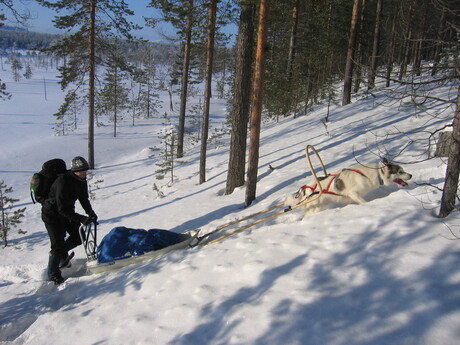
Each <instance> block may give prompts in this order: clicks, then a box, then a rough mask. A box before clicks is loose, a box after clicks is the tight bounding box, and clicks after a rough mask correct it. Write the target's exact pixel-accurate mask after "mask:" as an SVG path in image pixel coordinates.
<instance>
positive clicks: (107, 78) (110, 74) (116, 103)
mask: <svg viewBox="0 0 460 345" xmlns="http://www.w3.org/2000/svg"><path fill="white" fill-rule="evenodd" d="M119 56H120V55H119V54H114V55H111V56H110V57H109V59H108V61H107V69H106V72H105V74H104V79H103V81H104V83H103V88H102V89H101V90H99V92H98V98H97V104H96V109H97V110H98V113H99V114H101V115H106V116H108V117H109V120H110V121H111V122H112V123H113V136H114V137H116V136H117V124H118V121H120V120H121V119H122V118H123V112H124V110H125V109H126V108H127V107H128V103H129V94H128V92H129V90H128V88H127V87H126V85H125V80H126V79H127V77H128V76H127V73H126V70H127V68H126V66H125V65H124V64H123V62H122V61H121V60H120V59H119Z"/></svg>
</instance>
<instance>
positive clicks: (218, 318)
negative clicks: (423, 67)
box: [0, 66, 460, 345]
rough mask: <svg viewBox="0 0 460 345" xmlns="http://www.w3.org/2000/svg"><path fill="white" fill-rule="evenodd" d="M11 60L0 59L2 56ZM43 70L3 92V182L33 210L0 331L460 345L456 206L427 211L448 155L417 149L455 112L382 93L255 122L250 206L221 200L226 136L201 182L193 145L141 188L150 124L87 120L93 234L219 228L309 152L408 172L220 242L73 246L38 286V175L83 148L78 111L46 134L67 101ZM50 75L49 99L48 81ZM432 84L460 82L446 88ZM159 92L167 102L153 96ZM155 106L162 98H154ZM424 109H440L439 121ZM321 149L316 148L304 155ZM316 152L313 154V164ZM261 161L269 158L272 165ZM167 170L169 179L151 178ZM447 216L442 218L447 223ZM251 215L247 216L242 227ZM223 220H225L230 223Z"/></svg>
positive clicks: (295, 173)
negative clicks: (91, 264) (152, 250)
mask: <svg viewBox="0 0 460 345" xmlns="http://www.w3.org/2000/svg"><path fill="white" fill-rule="evenodd" d="M7 68H8V66H6V69H7ZM56 74H57V73H56V72H55V71H48V72H43V71H34V76H33V78H32V79H30V80H24V79H23V80H22V81H21V82H17V83H16V82H13V81H11V72H10V71H9V70H7V71H0V75H1V79H2V80H3V81H5V82H7V85H8V91H9V92H11V93H12V95H13V97H12V98H11V100H9V101H2V102H1V103H0V140H1V155H0V180H4V181H5V183H6V184H7V185H8V186H12V187H13V188H14V193H13V195H12V196H13V197H16V198H18V199H20V201H19V202H18V203H16V206H17V207H24V206H26V207H27V210H26V217H25V219H24V221H23V223H22V224H21V226H20V227H21V229H22V230H24V231H27V233H26V234H25V235H19V234H17V232H16V231H13V232H12V233H11V235H10V241H11V242H10V245H9V246H8V247H6V248H1V249H0V255H1V266H0V291H1V293H0V343H1V344H49V343H53V344H69V345H71V344H76V345H85V344H111V345H112V344H124V345H127V344H174V345H178V344H182V345H203V344H241V345H248V344H254V345H255V344H259V345H262V344H264V345H265V344H271V345H279V344H298V345H321V344H328V345H350V344H353V345H364V344H366V345H389V344H408V345H423V344H425V345H437V344H439V345H454V344H455V345H456V344H458V343H460V331H459V328H458V326H459V324H460V266H459V264H458V263H459V261H460V252H459V248H460V241H451V240H449V239H450V238H453V236H452V234H451V232H450V230H449V228H448V227H447V225H448V226H450V227H451V229H452V231H453V232H454V233H456V234H457V235H458V234H459V232H458V224H459V223H460V217H459V216H458V213H453V214H452V215H451V216H450V217H449V218H447V219H446V220H440V219H438V218H436V217H435V214H436V212H437V208H438V206H439V200H440V197H441V193H440V192H439V191H438V190H436V189H434V188H431V187H428V186H426V185H424V184H426V183H429V184H432V185H435V186H437V187H439V188H442V186H443V179H444V174H445V163H444V162H443V161H442V160H440V159H432V160H428V161H422V158H426V155H425V156H423V152H424V151H425V150H426V149H427V148H426V141H418V140H417V139H420V138H423V137H426V133H424V134H417V133H415V132H413V133H411V134H406V133H404V132H406V131H416V130H430V129H433V128H435V127H441V126H442V125H444V124H446V123H450V122H451V117H452V115H453V108H449V109H448V110H445V109H444V106H442V105H440V104H438V103H425V107H426V111H427V112H419V110H416V109H415V108H413V107H411V106H410V105H401V104H400V103H399V102H395V101H390V100H388V99H387V98H386V97H385V94H384V93H383V92H376V93H375V94H374V96H375V97H374V96H371V95H369V96H367V97H364V96H361V98H359V99H357V98H356V99H354V100H353V103H352V104H351V105H349V106H346V107H339V106H335V105H334V106H332V107H331V114H330V122H329V123H328V125H327V129H326V127H325V126H324V125H323V123H322V122H321V119H323V118H324V117H325V116H326V109H327V107H326V106H318V107H317V108H316V109H315V110H314V111H313V112H311V113H309V115H307V116H301V117H298V118H296V119H293V118H292V117H289V118H285V119H283V120H282V121H281V122H280V123H277V124H275V123H265V124H264V126H263V131H262V133H261V148H260V165H259V182H258V185H257V200H256V202H255V203H253V205H251V206H250V207H249V208H246V209H245V208H244V207H243V203H244V193H245V190H244V188H240V189H238V190H236V191H235V192H234V193H233V194H232V195H229V196H225V195H224V192H223V191H224V190H225V179H226V172H227V165H228V146H229V144H228V143H229V138H228V136H223V137H221V138H219V139H218V140H217V141H215V142H214V143H212V144H210V145H209V147H210V150H209V152H208V159H207V182H206V183H204V184H202V185H200V184H199V183H198V170H199V167H198V164H199V152H198V148H191V149H188V150H187V153H186V156H185V158H184V160H185V161H186V163H184V164H182V165H180V166H179V167H177V169H176V171H175V175H176V180H175V183H174V184H173V185H172V186H171V187H169V188H164V189H163V192H164V193H165V197H164V198H158V197H157V193H156V192H155V191H153V190H152V186H153V184H154V183H157V184H159V185H161V183H162V182H161V181H158V180H156V179H155V175H156V173H155V170H157V169H158V167H157V166H156V162H157V159H158V158H151V157H150V156H151V154H152V152H153V151H152V150H151V147H154V146H158V145H159V139H158V132H159V131H161V129H162V126H163V125H162V122H163V120H162V119H151V120H139V121H138V122H137V125H136V126H134V127H132V126H130V123H129V120H127V121H126V122H124V123H123V124H122V125H119V127H118V130H119V132H118V136H117V138H113V137H112V128H111V127H110V126H109V125H108V126H106V127H98V128H97V129H96V145H95V149H96V155H95V156H96V164H97V169H96V170H94V171H93V175H94V176H93V178H92V180H91V181H90V184H91V187H92V192H93V193H94V199H93V200H92V204H93V207H94V209H95V211H96V212H97V214H98V215H99V219H100V226H99V238H102V236H104V234H106V233H108V232H109V231H110V230H111V229H112V228H113V227H115V226H120V225H123V226H127V227H135V228H144V229H149V228H163V229H169V230H172V231H175V232H184V231H187V230H191V229H198V228H200V229H201V232H202V233H207V232H210V231H212V230H214V229H215V228H217V227H218V226H220V225H222V224H225V223H227V222H230V221H232V220H235V219H239V218H242V217H244V216H247V215H249V214H252V213H255V212H258V211H261V210H264V209H266V208H268V207H270V206H272V205H275V204H277V203H279V202H281V201H283V200H284V197H285V196H286V195H287V194H288V193H292V192H295V191H296V190H297V189H298V188H299V187H300V186H301V185H303V184H305V183H306V182H308V180H310V179H311V172H310V169H309V167H308V165H307V161H306V159H305V155H304V149H305V146H306V145H307V144H312V145H314V146H315V147H316V149H318V150H319V152H320V154H321V157H322V159H323V161H324V162H325V164H326V167H327V169H328V171H329V172H333V171H334V170H338V169H341V168H343V167H348V166H351V165H356V160H355V159H357V160H359V162H361V163H374V162H377V161H378V159H379V158H378V157H377V155H378V154H381V155H383V153H389V154H393V155H394V154H396V153H397V152H399V151H401V150H402V149H403V148H404V147H405V145H406V143H407V142H408V141H412V144H411V145H410V146H408V147H407V148H406V149H405V150H404V151H403V154H402V156H400V157H398V158H397V160H398V161H402V162H415V161H420V162H419V163H414V164H405V165H404V168H405V169H406V170H407V171H409V172H410V173H412V174H413V180H412V181H411V183H410V185H409V186H408V187H407V188H404V189H402V188H398V187H396V186H395V187H394V188H389V189H385V190H384V189H381V190H379V191H378V192H376V193H373V194H372V195H371V196H370V198H368V199H369V200H370V201H369V202H368V203H366V204H365V205H349V206H345V207H341V208H335V209H331V210H327V211H324V212H321V213H318V214H316V215H314V216H312V217H308V218H303V219H302V213H301V212H300V211H299V210H295V211H292V212H288V213H286V214H283V215H281V216H279V217H276V218H273V219H271V220H268V221H266V222H263V223H260V224H257V225H255V226H253V227H251V228H250V229H248V230H245V231H242V232H240V233H239V234H236V235H234V236H231V237H229V238H227V239H225V240H223V241H220V242H218V243H215V244H212V245H209V246H205V247H195V248H192V249H186V250H181V251H175V252H171V253H169V254H168V255H166V256H163V257H161V258H159V259H157V260H154V261H149V262H145V263H141V264H138V265H133V266H129V267H125V268H123V269H120V270H118V271H112V272H107V273H102V274H99V275H88V274H86V273H85V269H84V264H85V256H84V252H83V248H82V247H79V248H77V249H76V259H74V264H73V266H72V268H70V269H68V270H64V271H63V275H64V276H65V277H70V279H68V280H67V281H66V282H65V283H64V284H62V285H61V286H58V287H55V286H52V285H49V284H48V283H46V282H44V281H43V279H44V270H45V268H46V264H47V260H48V251H49V242H48V236H47V234H46V231H45V228H44V226H43V223H42V222H41V219H40V207H39V206H38V205H33V204H32V203H31V201H30V196H29V190H28V186H29V180H30V177H31V175H32V173H33V172H35V171H37V170H39V168H40V166H41V164H42V163H43V162H44V161H45V160H47V159H50V158H55V157H61V158H63V159H65V160H66V161H67V162H69V161H70V160H71V159H72V157H74V156H76V155H83V156H85V157H86V148H87V143H86V123H85V122H86V120H85V119H83V120H82V122H81V123H80V124H79V126H80V128H79V129H78V130H77V131H76V132H75V133H73V134H69V135H67V136H62V137H59V136H55V135H54V134H53V130H52V127H53V126H54V122H55V120H54V118H53V116H52V114H53V113H55V112H56V110H57V108H58V106H59V105H60V104H61V102H62V99H63V93H62V92H61V91H60V89H59V86H58V85H57V78H56V77H55V75H56ZM44 78H45V80H46V85H47V100H45V97H44V83H43V79H44ZM437 92H438V96H440V97H448V95H449V97H450V98H453V95H454V94H455V92H456V90H455V89H454V88H449V87H440V88H439V89H438V90H437ZM166 101H167V99H166V98H165V102H166ZM212 102H213V106H212V109H211V117H212V121H213V122H212V124H213V125H214V126H216V127H218V128H221V123H222V122H223V121H225V113H224V107H225V102H224V101H223V100H219V99H213V100H212ZM165 104H167V102H166V103H165ZM432 115H436V116H438V118H436V119H433V118H432ZM314 161H315V160H314ZM316 164H317V163H316ZM269 165H272V166H273V167H275V168H276V169H275V170H271V169H270V168H269ZM163 183H164V182H163ZM445 222H446V223H445ZM244 224H247V222H246V223H245V222H243V223H241V225H244ZM234 229H235V227H233V228H229V229H227V230H225V231H222V233H226V232H229V231H232V230H234Z"/></svg>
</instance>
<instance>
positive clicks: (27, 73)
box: [24, 63, 33, 79]
mask: <svg viewBox="0 0 460 345" xmlns="http://www.w3.org/2000/svg"><path fill="white" fill-rule="evenodd" d="M32 74H33V73H32V68H31V67H30V63H27V64H26V70H25V72H24V77H25V78H26V79H30V78H32Z"/></svg>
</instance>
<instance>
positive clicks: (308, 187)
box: [300, 169, 367, 196]
mask: <svg viewBox="0 0 460 345" xmlns="http://www.w3.org/2000/svg"><path fill="white" fill-rule="evenodd" d="M343 170H351V171H354V172H356V173H358V174H360V175H362V176H364V177H367V176H366V175H364V173H363V172H362V171H360V170H357V169H343ZM343 170H342V171H343ZM339 175H340V173H338V174H329V175H327V176H326V178H327V177H329V176H332V179H331V180H330V181H329V183H328V185H327V188H325V189H323V191H322V192H321V193H323V194H324V193H326V194H332V195H337V196H343V195H342V194H338V193H334V192H331V190H330V189H331V185H332V183H333V182H334V180H335V179H336V178H337V176H339ZM300 188H301V189H302V190H305V189H310V190H311V194H313V193H320V191H319V190H318V191H316V188H318V184H317V183H316V184H315V185H314V186H313V187H312V186H307V185H304V186H302V187H300ZM311 194H310V195H311Z"/></svg>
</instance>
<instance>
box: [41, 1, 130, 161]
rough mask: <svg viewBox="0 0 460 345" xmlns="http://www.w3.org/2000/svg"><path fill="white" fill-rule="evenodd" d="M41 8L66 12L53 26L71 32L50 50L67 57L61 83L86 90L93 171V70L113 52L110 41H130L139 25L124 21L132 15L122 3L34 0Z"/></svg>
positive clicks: (123, 2) (62, 68)
mask: <svg viewBox="0 0 460 345" xmlns="http://www.w3.org/2000/svg"><path fill="white" fill-rule="evenodd" d="M37 2H38V3H40V4H41V5H43V6H45V7H48V8H51V9H55V10H56V11H57V12H61V11H62V13H67V14H63V15H60V16H57V17H56V18H55V20H54V23H55V24H54V25H55V27H57V28H58V29H63V30H66V31H67V32H72V34H70V35H68V36H65V37H64V38H63V39H61V40H60V41H58V42H57V43H55V44H54V45H53V46H52V47H51V48H50V51H51V52H53V53H54V54H56V55H57V56H59V57H66V61H67V63H66V64H65V65H64V66H62V67H60V68H59V71H60V73H61V75H60V78H61V81H60V84H61V87H62V88H63V89H69V88H71V89H70V91H68V92H73V91H75V90H77V89H79V88H80V89H82V88H83V89H84V88H86V87H88V88H87V96H88V97H87V98H86V100H87V102H88V163H89V165H90V167H91V168H92V169H94V165H95V159H94V122H95V112H94V107H95V94H96V84H95V80H96V67H97V66H98V65H100V64H102V63H103V62H104V61H105V55H107V54H108V53H109V52H110V51H113V38H114V37H123V38H126V39H129V40H131V39H133V37H132V35H131V34H130V31H131V30H132V29H137V28H138V26H137V25H134V24H132V23H131V22H130V21H129V20H128V19H127V18H128V17H129V16H132V15H133V14H134V12H133V11H131V10H130V9H129V8H128V5H127V4H126V2H125V1H124V0H121V1H117V0H72V1H68V0H55V1H47V0H37Z"/></svg>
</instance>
